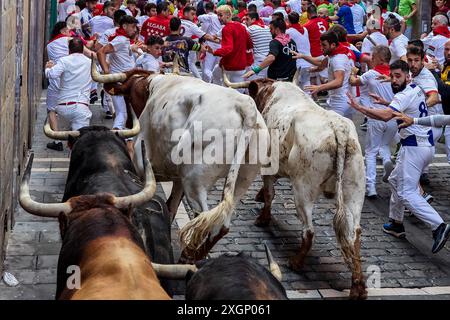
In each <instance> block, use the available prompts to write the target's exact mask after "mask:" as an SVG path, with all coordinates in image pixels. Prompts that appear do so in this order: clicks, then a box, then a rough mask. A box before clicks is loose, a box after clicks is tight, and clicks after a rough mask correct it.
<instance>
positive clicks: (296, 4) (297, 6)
mask: <svg viewBox="0 0 450 320" xmlns="http://www.w3.org/2000/svg"><path fill="white" fill-rule="evenodd" d="M286 4H287V5H288V6H289V7H290V8H291V11H295V12H297V13H298V14H302V1H301V0H289V1H288V2H286ZM258 11H259V9H258Z"/></svg>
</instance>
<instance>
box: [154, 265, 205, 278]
mask: <svg viewBox="0 0 450 320" xmlns="http://www.w3.org/2000/svg"><path fill="white" fill-rule="evenodd" d="M152 267H153V270H155V273H156V275H157V276H158V277H159V278H166V279H174V280H180V279H185V278H186V274H187V273H188V272H189V271H192V272H196V271H197V270H198V269H197V267H196V266H195V265H194V264H158V263H153V262H152Z"/></svg>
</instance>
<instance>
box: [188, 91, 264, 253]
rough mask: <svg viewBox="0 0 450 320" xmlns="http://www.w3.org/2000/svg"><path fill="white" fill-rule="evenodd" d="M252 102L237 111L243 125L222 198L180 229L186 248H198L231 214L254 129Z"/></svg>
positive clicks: (255, 113) (227, 223) (253, 106)
mask: <svg viewBox="0 0 450 320" xmlns="http://www.w3.org/2000/svg"><path fill="white" fill-rule="evenodd" d="M249 101H251V103H243V104H242V105H240V106H238V111H239V113H240V114H241V117H242V119H243V129H242V132H241V134H240V136H239V139H238V145H237V148H236V152H235V154H234V158H233V162H232V164H231V167H230V170H229V172H228V175H227V178H226V182H225V187H224V190H223V195H222V201H221V202H220V203H219V204H218V205H217V206H216V207H215V208H213V209H211V210H209V211H205V212H202V213H201V214H200V215H199V216H198V217H196V218H195V219H193V220H191V221H190V222H189V223H187V224H186V225H185V226H184V227H183V228H182V229H181V231H180V240H181V243H182V245H183V246H184V248H186V249H187V250H188V251H194V250H197V249H198V248H199V247H200V246H201V245H202V244H203V243H204V242H205V241H207V240H208V239H209V240H212V239H214V237H216V236H217V235H218V234H219V233H220V232H221V230H222V228H223V227H225V228H226V229H228V227H229V225H230V222H231V216H232V213H233V210H234V207H235V199H234V192H235V189H236V182H237V178H238V174H239V168H240V166H241V163H243V161H244V160H245V154H246V151H247V149H248V146H249V143H250V139H251V136H252V134H253V130H254V129H255V128H256V119H257V111H256V106H255V104H254V102H253V100H251V99H250V98H249Z"/></svg>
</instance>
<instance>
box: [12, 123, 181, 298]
mask: <svg viewBox="0 0 450 320" xmlns="http://www.w3.org/2000/svg"><path fill="white" fill-rule="evenodd" d="M138 129H139V128H138V121H137V119H135V126H134V127H133V129H130V130H125V131H119V132H118V134H117V135H116V134H114V133H112V132H110V131H109V129H107V128H105V127H85V128H82V129H81V130H80V131H74V132H70V134H71V135H68V134H69V133H68V132H52V130H51V129H50V127H49V126H48V125H46V126H45V129H44V131H45V132H46V134H48V135H50V136H52V137H55V136H58V138H59V139H64V138H68V139H69V144H71V145H72V146H73V151H72V157H71V163H70V168H69V175H68V181H67V185H66V190H65V194H64V199H63V201H64V202H63V203H58V204H42V203H37V202H35V201H34V200H32V199H31V197H30V194H29V188H28V182H29V178H30V172H31V166H32V159H33V155H32V156H31V158H30V161H29V164H28V167H27V170H26V172H25V174H24V178H23V182H22V185H21V193H20V203H21V205H22V207H23V208H24V209H25V210H26V211H28V212H30V213H32V214H35V215H39V216H46V217H58V218H59V222H60V232H61V237H62V240H63V244H62V248H61V252H60V256H59V260H58V271H57V272H58V274H57V291H56V298H57V299H167V298H169V295H168V294H167V293H166V291H165V290H164V289H163V288H162V287H161V285H160V282H159V280H158V278H157V277H156V274H155V271H154V269H156V271H157V273H158V274H160V275H162V276H164V277H168V276H170V277H173V276H174V271H175V273H176V272H180V268H181V269H182V268H183V267H180V266H161V265H159V264H152V263H151V262H150V261H151V260H150V258H149V256H148V255H147V253H146V251H145V245H144V243H143V240H142V237H141V235H140V233H139V231H138V229H137V228H136V227H135V226H134V225H133V223H132V220H133V218H132V212H133V210H132V207H140V206H148V203H149V201H150V200H151V199H152V197H153V195H154V193H155V190H156V182H155V179H154V175H153V172H152V169H151V166H150V163H149V161H148V160H147V159H146V157H145V156H144V157H142V159H145V163H144V171H145V184H144V186H142V185H141V184H140V182H139V181H138V180H137V179H134V178H133V179H134V180H133V179H132V177H131V176H129V175H127V172H128V173H133V172H135V171H134V167H133V163H132V161H131V159H130V157H129V155H128V152H127V148H126V145H125V142H124V140H123V139H121V138H120V137H119V135H121V136H122V137H129V136H130V135H134V134H136V132H138ZM64 135H65V136H64ZM72 135H73V136H79V137H78V138H74V137H73V136H72ZM143 149H145V148H143ZM106 150H107V151H108V152H106ZM113 194H119V195H122V196H116V195H113ZM134 211H135V210H134ZM134 219H136V215H135V217H134ZM169 225H170V222H169ZM158 239H164V236H162V238H161V237H159V238H158V237H156V238H155V240H158ZM152 240H153V239H152ZM147 242H148V238H147ZM161 245H163V246H166V247H167V248H166V250H163V251H165V252H169V249H170V254H172V253H171V248H170V236H169V241H168V242H167V241H166V244H161ZM70 266H78V267H79V268H80V275H81V287H80V288H77V287H74V288H72V287H69V286H68V279H69V276H70V274H68V273H67V270H68V268H69V267H70ZM168 268H169V271H170V272H169V273H170V274H169V273H168V271H167V269H168ZM174 268H175V270H173V269H174ZM181 272H184V273H183V274H182V275H181V276H179V277H183V276H184V275H185V274H186V270H184V271H183V270H181ZM175 277H176V276H175Z"/></svg>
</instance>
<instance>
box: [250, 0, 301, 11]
mask: <svg viewBox="0 0 450 320" xmlns="http://www.w3.org/2000/svg"><path fill="white" fill-rule="evenodd" d="M295 1H300V0H295ZM251 4H254V5H255V6H256V11H257V12H259V10H261V9H262V8H264V1H263V0H252V1H250V2H249V3H248V4H247V7H248V6H249V5H251Z"/></svg>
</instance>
